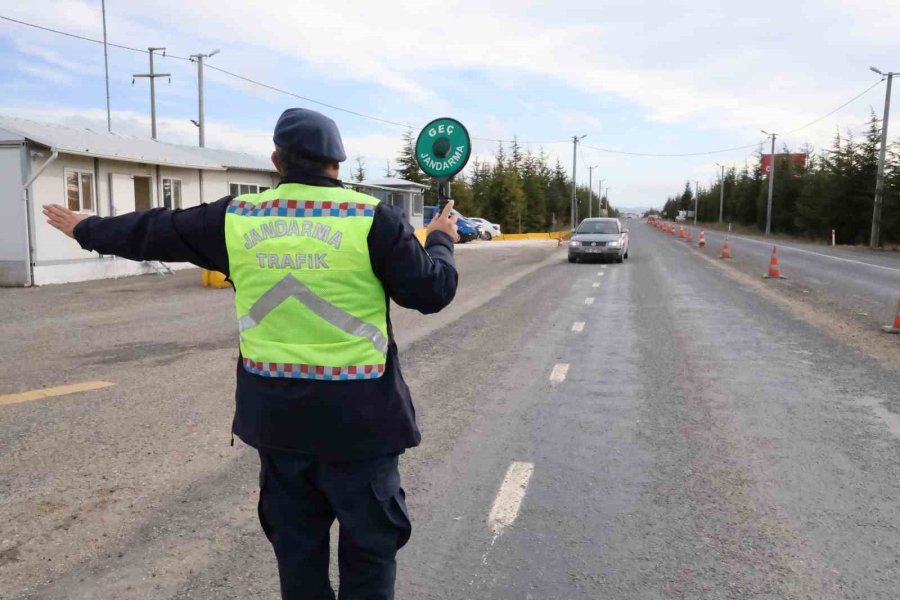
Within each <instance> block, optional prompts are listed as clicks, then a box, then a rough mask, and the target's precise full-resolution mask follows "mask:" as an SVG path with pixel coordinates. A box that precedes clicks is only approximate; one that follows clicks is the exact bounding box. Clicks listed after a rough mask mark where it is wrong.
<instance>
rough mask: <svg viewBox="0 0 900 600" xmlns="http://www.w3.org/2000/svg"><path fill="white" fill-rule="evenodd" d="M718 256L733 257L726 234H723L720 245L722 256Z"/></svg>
mask: <svg viewBox="0 0 900 600" xmlns="http://www.w3.org/2000/svg"><path fill="white" fill-rule="evenodd" d="M719 258H734V257H733V256H731V244H729V243H728V236H727V235H726V236H725V243H724V244H723V245H722V256H720V257H719Z"/></svg>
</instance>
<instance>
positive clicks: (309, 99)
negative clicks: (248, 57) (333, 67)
mask: <svg viewBox="0 0 900 600" xmlns="http://www.w3.org/2000/svg"><path fill="white" fill-rule="evenodd" d="M0 19H2V20H4V21H9V22H11V23H17V24H19V25H24V26H25V27H32V28H34V29H40V30H41V31H46V32H49V33H55V34H58V35H63V36H66V37H69V38H74V39H76V40H82V41H85V42H92V43H95V44H102V43H103V40H97V39H93V38H89V37H85V36H83V35H77V34H74V33H69V32H68V31H60V30H59V29H52V28H50V27H43V26H41V25H36V24H34V23H28V22H26V21H20V20H18V19H13V18H10V17H6V16H3V15H0ZM107 45H109V46H111V47H113V48H120V49H122V50H129V51H131V52H139V53H141V54H147V50H141V49H140V48H132V47H131V46H123V45H122V44H114V43H112V42H107ZM165 56H166V57H167V58H174V59H177V60H184V61H188V62H192V61H191V59H190V58H189V57H186V56H178V55H176V54H166V55H165ZM205 66H206V67H207V68H209V69H213V70H215V71H219V72H220V73H224V74H225V75H228V76H230V77H234V78H236V79H240V80H241V81H245V82H247V83H252V84H253V85H257V86H259V87H263V88H266V89H269V90H272V91H274V92H278V93H280V94H285V95H287V96H293V97H294V98H298V99H300V100H303V101H305V102H310V103H312V104H318V105H319V106H325V107H327V108H331V109H333V110H337V111H341V112H344V113H348V114H351V115H355V116H357V117H363V118H364V119H371V120H373V121H378V122H381V123H386V124H388V125H396V126H398V127H403V128H405V129H412V127H411V126H410V125H409V124H408V123H398V122H397V121H390V120H388V119H382V118H381V117H376V116H373V115H367V114H364V113H361V112H357V111H355V110H350V109H348V108H341V107H340V106H335V105H333V104H328V103H327V102H322V101H320V100H315V99H314V98H309V97H307V96H301V95H300V94H295V93H293V92H290V91H288V90H284V89H281V88H277V87H275V86H272V85H269V84H267V83H263V82H261V81H256V80H254V79H251V78H249V77H244V76H243V75H238V74H237V73H232V72H231V71H226V70H225V69H222V68H219V67H216V66H213V65H211V64H209V63H207V64H206V65H205Z"/></svg>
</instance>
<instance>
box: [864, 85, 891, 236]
mask: <svg viewBox="0 0 900 600" xmlns="http://www.w3.org/2000/svg"><path fill="white" fill-rule="evenodd" d="M869 69H871V70H872V71H873V72H875V73H878V74H879V75H885V76H887V91H886V92H885V96H884V119H883V120H882V121H881V153H880V154H879V155H878V175H877V177H876V179H875V206H874V207H873V208H872V235H871V238H870V239H869V246H871V247H872V248H877V247H878V244H879V243H880V242H881V239H880V238H881V203H882V199H883V197H884V158H885V157H884V155H885V152H886V150H887V135H888V118H889V117H890V116H891V83H892V82H893V80H894V73H882V72H881V71H879V70H878V69H876V68H875V67H869Z"/></svg>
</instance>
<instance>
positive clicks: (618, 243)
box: [606, 242, 621, 248]
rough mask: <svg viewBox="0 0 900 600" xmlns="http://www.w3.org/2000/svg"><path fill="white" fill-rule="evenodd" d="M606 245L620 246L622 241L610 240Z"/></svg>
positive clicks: (611, 246)
mask: <svg viewBox="0 0 900 600" xmlns="http://www.w3.org/2000/svg"><path fill="white" fill-rule="evenodd" d="M606 245H607V246H609V247H610V248H618V247H619V246H620V245H621V242H609V243H608V244H606Z"/></svg>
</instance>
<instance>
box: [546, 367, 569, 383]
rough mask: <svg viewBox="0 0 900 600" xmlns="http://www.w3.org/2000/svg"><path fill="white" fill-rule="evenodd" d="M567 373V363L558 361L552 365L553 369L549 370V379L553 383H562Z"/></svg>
mask: <svg viewBox="0 0 900 600" xmlns="http://www.w3.org/2000/svg"><path fill="white" fill-rule="evenodd" d="M568 373H569V364H568V363H559V364H556V365H553V370H552V371H550V381H552V382H553V383H562V382H563V381H565V380H566V375H568Z"/></svg>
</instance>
